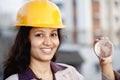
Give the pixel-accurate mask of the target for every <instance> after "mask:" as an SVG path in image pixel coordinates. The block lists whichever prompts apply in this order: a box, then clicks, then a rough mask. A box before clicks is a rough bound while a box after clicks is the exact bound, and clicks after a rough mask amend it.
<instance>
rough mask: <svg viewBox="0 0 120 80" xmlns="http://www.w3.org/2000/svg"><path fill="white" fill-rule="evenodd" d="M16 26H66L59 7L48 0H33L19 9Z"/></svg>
mask: <svg viewBox="0 0 120 80" xmlns="http://www.w3.org/2000/svg"><path fill="white" fill-rule="evenodd" d="M16 26H17V27H21V26H26V27H27V26H32V27H43V28H64V27H65V26H64V25H63V23H62V17H61V14H60V10H59V8H58V7H57V6H56V5H55V4H54V3H52V2H50V1H48V0H31V1H29V2H27V3H26V4H24V5H23V6H22V7H21V8H20V9H19V11H18V14H17V20H16Z"/></svg>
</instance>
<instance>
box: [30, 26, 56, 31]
mask: <svg viewBox="0 0 120 80" xmlns="http://www.w3.org/2000/svg"><path fill="white" fill-rule="evenodd" d="M57 30H58V29H57V28H35V27H34V28H32V29H31V32H36V31H43V32H50V31H57Z"/></svg>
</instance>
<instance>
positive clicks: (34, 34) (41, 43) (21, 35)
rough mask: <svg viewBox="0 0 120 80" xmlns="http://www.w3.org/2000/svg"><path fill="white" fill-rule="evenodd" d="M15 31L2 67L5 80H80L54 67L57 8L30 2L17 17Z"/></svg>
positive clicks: (58, 38) (65, 68) (57, 41)
mask: <svg viewBox="0 0 120 80" xmlns="http://www.w3.org/2000/svg"><path fill="white" fill-rule="evenodd" d="M16 26H17V27H19V31H18V34H17V37H16V40H15V43H14V45H13V47H12V49H11V51H10V55H9V58H8V60H7V61H6V63H5V65H4V67H5V68H4V79H5V80H84V78H83V76H82V75H81V74H79V73H78V72H77V71H76V70H75V68H73V67H71V66H69V65H65V64H56V63H54V61H55V60H56V54H57V49H58V47H59V46H60V44H61V28H64V25H63V24H62V19H61V15H60V11H59V9H58V7H57V6H56V5H55V4H53V3H52V2H50V1H48V0H32V1H29V2H28V3H26V4H25V5H24V6H23V7H22V8H20V10H19V12H18V15H17V24H16Z"/></svg>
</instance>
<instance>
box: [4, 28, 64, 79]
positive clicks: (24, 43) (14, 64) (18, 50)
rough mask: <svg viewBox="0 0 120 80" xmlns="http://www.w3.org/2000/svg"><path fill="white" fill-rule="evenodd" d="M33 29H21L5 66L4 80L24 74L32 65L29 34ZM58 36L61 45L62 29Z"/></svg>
mask: <svg viewBox="0 0 120 80" xmlns="http://www.w3.org/2000/svg"><path fill="white" fill-rule="evenodd" d="M31 29H32V27H23V26H22V27H20V29H19V31H18V34H17V36H16V39H15V42H14V44H13V46H12V47H11V50H10V52H9V56H8V59H7V60H6V61H5V64H4V73H3V74H4V75H3V78H4V79H6V78H7V77H9V76H10V75H12V74H15V73H21V72H23V71H24V70H25V69H26V68H27V67H28V65H29V64H30V48H31V45H30V41H29V33H30V30H31ZM58 36H59V41H60V44H61V40H62V39H61V29H58ZM52 61H53V62H55V61H56V53H55V55H54V56H53V58H52Z"/></svg>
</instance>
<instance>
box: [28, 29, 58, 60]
mask: <svg viewBox="0 0 120 80" xmlns="http://www.w3.org/2000/svg"><path fill="white" fill-rule="evenodd" d="M29 39H30V43H31V49H30V50H31V51H30V53H31V60H39V61H50V60H51V59H52V58H53V56H54V54H55V52H56V50H57V48H58V46H59V37H58V31H57V29H51V28H32V29H31V31H30V35H29Z"/></svg>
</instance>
